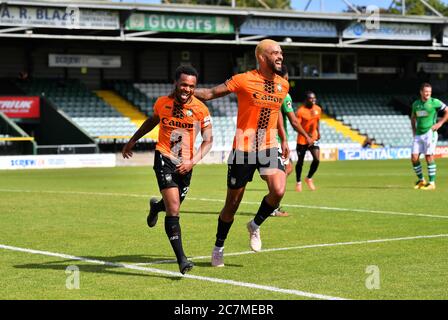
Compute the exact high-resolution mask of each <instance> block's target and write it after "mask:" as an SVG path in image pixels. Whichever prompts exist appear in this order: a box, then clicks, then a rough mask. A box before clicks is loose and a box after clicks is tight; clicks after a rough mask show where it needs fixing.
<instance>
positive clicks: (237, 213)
mask: <svg viewBox="0 0 448 320" xmlns="http://www.w3.org/2000/svg"><path fill="white" fill-rule="evenodd" d="M182 213H193V214H209V215H214V216H216V217H218V215H219V212H216V211H206V210H201V211H199V210H183V209H181V210H180V214H181V215H182ZM255 214H256V212H245V211H237V212H236V215H238V216H251V217H252V216H255Z"/></svg>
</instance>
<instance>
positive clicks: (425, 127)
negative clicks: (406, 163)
mask: <svg viewBox="0 0 448 320" xmlns="http://www.w3.org/2000/svg"><path fill="white" fill-rule="evenodd" d="M431 94H432V87H431V85H430V84H429V83H423V84H422V85H421V87H420V99H418V100H416V101H415V102H414V103H413V104H412V115H411V124H412V132H413V134H414V144H413V146H412V157H411V160H412V165H413V166H414V171H415V173H416V174H417V177H418V181H417V183H416V184H415V187H414V189H423V190H434V189H435V188H436V184H435V180H436V168H437V167H436V163H435V161H434V153H435V151H436V145H437V138H438V134H437V130H439V128H440V127H441V126H442V125H443V124H444V123H445V122H446V121H447V120H448V108H447V106H446V105H445V104H444V103H443V102H442V101H440V100H438V99H435V98H432V97H431ZM439 110H444V111H445V114H444V116H443V118H442V119H440V120H439V121H438V122H437V112H438V111H439ZM420 154H424V155H425V157H426V163H427V164H428V175H429V183H426V181H425V179H424V178H423V171H422V165H421V163H420Z"/></svg>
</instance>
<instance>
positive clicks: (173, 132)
mask: <svg viewBox="0 0 448 320" xmlns="http://www.w3.org/2000/svg"><path fill="white" fill-rule="evenodd" d="M154 115H156V116H158V117H159V118H160V122H159V138H158V142H157V145H156V150H159V151H160V153H161V154H163V155H164V156H167V157H170V158H171V159H175V160H178V161H182V160H186V159H188V160H191V159H192V158H193V152H194V142H195V139H196V136H197V135H198V133H199V132H200V131H201V129H204V128H206V127H208V126H210V124H211V117H210V113H209V111H208V108H207V107H206V105H205V104H204V103H202V102H201V101H200V100H199V99H197V98H196V97H194V96H192V99H191V101H190V102H189V103H187V104H184V105H180V104H178V103H177V102H175V100H174V98H172V97H169V96H162V97H160V98H158V99H157V101H156V103H155V104H154Z"/></svg>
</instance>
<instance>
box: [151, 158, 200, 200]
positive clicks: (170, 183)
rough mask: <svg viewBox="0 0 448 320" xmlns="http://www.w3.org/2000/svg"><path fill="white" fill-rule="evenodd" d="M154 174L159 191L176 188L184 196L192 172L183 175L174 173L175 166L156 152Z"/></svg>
mask: <svg viewBox="0 0 448 320" xmlns="http://www.w3.org/2000/svg"><path fill="white" fill-rule="evenodd" d="M154 172H155V173H156V177H157V183H158V184H159V190H160V191H162V190H163V189H167V188H173V187H177V188H179V192H181V194H183V195H184V196H185V195H186V194H187V192H188V188H189V186H190V181H191V175H192V173H193V170H191V171H190V172H188V173H187V174H185V175H181V174H179V173H177V172H176V164H175V163H174V162H173V161H172V160H171V159H170V158H168V157H166V156H164V155H163V154H161V153H160V152H159V151H158V150H156V152H155V155H154Z"/></svg>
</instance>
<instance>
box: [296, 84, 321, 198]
mask: <svg viewBox="0 0 448 320" xmlns="http://www.w3.org/2000/svg"><path fill="white" fill-rule="evenodd" d="M305 95H306V98H305V103H304V104H303V105H302V106H300V107H299V108H298V109H297V119H298V121H299V123H300V124H301V125H302V127H303V129H304V130H305V131H306V132H307V133H308V135H309V137H311V139H312V140H313V143H312V144H309V141H308V140H307V139H306V137H305V136H303V135H301V134H300V133H298V135H297V148H296V151H297V157H298V160H297V163H296V191H298V192H301V191H302V181H301V175H302V167H303V160H304V159H305V154H306V152H307V151H308V150H309V151H310V152H311V155H312V156H313V161H312V162H311V166H310V170H309V172H308V175H307V176H306V177H305V182H306V184H307V185H308V187H309V188H310V190H312V191H314V190H316V187H315V186H314V182H313V179H312V178H313V175H314V173H316V171H317V168H318V167H319V162H320V148H319V139H320V132H319V120H320V117H321V114H322V110H321V108H320V107H319V106H318V105H317V104H316V95H315V94H314V93H313V92H311V91H308V92H307V93H306V94H305Z"/></svg>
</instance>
